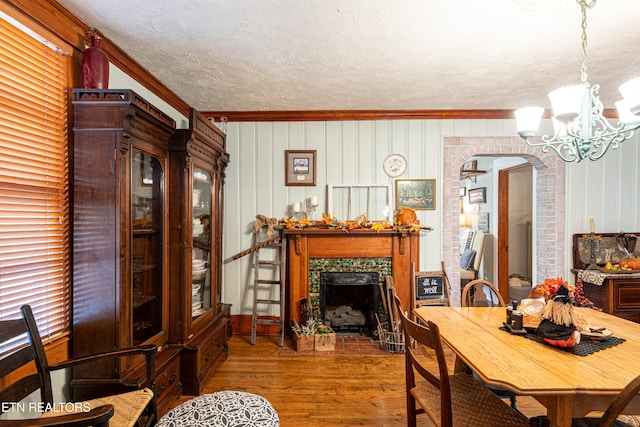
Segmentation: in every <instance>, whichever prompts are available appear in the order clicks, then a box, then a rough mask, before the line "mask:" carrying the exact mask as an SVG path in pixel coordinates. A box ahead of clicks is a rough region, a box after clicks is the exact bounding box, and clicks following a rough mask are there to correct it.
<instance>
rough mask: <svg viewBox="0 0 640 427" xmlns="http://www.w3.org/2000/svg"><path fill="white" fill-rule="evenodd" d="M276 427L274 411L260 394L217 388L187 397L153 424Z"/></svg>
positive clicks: (192, 426)
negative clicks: (218, 389)
mask: <svg viewBox="0 0 640 427" xmlns="http://www.w3.org/2000/svg"><path fill="white" fill-rule="evenodd" d="M183 426H184V427H187V426H189V427H204V426H225V427H227V426H228V427H236V426H243V427H279V426H280V419H279V418H278V413H277V412H276V410H275V409H274V408H273V406H271V403H269V401H268V400H267V399H265V398H264V397H262V396H258V395H256V394H251V393H246V392H241V391H220V392H216V393H211V394H204V395H202V396H198V397H195V398H193V399H190V400H187V401H186V402H184V403H182V404H181V405H179V406H176V407H175V408H174V409H172V410H171V411H169V412H168V413H167V414H166V415H165V416H163V417H162V418H160V420H159V421H158V424H156V427H183Z"/></svg>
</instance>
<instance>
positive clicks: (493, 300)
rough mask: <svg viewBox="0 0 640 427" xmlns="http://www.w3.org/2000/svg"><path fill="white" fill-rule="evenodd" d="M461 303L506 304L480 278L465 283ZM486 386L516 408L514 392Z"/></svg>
mask: <svg viewBox="0 0 640 427" xmlns="http://www.w3.org/2000/svg"><path fill="white" fill-rule="evenodd" d="M461 305H462V306H463V307H505V306H506V304H505V303H504V299H503V298H502V296H501V295H500V292H499V291H498V289H497V288H496V287H495V286H494V285H493V284H492V283H491V282H488V281H486V280H482V279H478V280H472V281H471V282H469V283H467V284H466V285H465V287H464V288H463V289H462V301H461ZM488 388H489V390H491V391H493V392H494V393H495V394H496V395H498V397H500V398H502V399H509V402H510V403H511V407H512V408H513V409H517V407H518V406H517V401H516V394H515V393H514V392H512V391H511V390H506V389H503V388H500V387H491V386H488Z"/></svg>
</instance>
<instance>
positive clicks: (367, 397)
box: [173, 336, 545, 427]
mask: <svg viewBox="0 0 640 427" xmlns="http://www.w3.org/2000/svg"><path fill="white" fill-rule="evenodd" d="M450 366H452V363H451V364H450ZM219 390H238V391H246V392H249V393H255V394H259V395H261V396H263V397H264V398H266V399H267V400H269V402H271V404H272V405H273V407H274V408H275V409H276V411H278V415H279V417H280V423H281V425H282V426H283V427H327V426H369V427H374V426H377V427H404V426H406V425H407V424H406V416H405V395H404V393H405V392H404V355H402V354H400V355H393V354H388V355H384V356H318V355H314V356H310V355H309V356H307V355H305V356H281V355H280V347H279V346H278V340H277V337H258V339H257V342H256V344H255V345H251V344H250V342H249V337H248V336H233V337H232V338H231V340H230V341H229V359H228V360H226V361H225V362H223V363H222V364H221V366H220V368H219V369H218V370H217V371H216V373H215V374H214V375H213V376H212V377H211V378H210V379H208V380H207V382H206V385H205V387H204V391H203V393H212V392H215V391H219ZM188 399H190V397H189V396H183V397H182V398H180V399H179V400H177V401H176V402H175V404H174V405H173V406H176V405H178V404H180V403H182V402H184V401H186V400H188ZM518 408H519V409H520V410H521V411H522V412H523V413H524V414H525V415H527V416H533V415H540V414H544V413H545V410H544V408H543V407H542V406H541V405H540V404H538V403H537V402H536V401H535V400H533V399H531V398H527V397H518ZM419 417H424V418H422V419H421V420H420V423H419V424H420V425H423V426H433V424H432V423H431V422H430V420H429V419H428V418H426V416H424V415H420V416H419Z"/></svg>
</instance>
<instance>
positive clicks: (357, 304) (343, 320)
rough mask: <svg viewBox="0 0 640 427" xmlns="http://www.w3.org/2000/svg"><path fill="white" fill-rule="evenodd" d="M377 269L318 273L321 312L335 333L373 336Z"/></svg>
mask: <svg viewBox="0 0 640 427" xmlns="http://www.w3.org/2000/svg"><path fill="white" fill-rule="evenodd" d="M378 276H379V275H378V273H377V272H373V271H371V272H321V273H320V315H321V316H323V321H324V323H325V324H326V325H328V326H331V328H332V329H333V330H334V331H335V332H337V333H359V334H365V335H371V336H373V335H374V331H375V330H376V329H375V326H376V324H377V322H376V320H375V315H376V313H377V312H378V306H379V304H380V290H379V288H378Z"/></svg>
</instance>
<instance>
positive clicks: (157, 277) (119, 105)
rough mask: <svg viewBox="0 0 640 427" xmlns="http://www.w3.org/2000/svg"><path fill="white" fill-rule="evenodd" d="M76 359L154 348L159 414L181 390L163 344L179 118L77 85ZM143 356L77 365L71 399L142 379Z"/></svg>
mask: <svg viewBox="0 0 640 427" xmlns="http://www.w3.org/2000/svg"><path fill="white" fill-rule="evenodd" d="M73 108H74V123H73V132H74V133H73V136H74V159H73V170H74V178H73V179H74V180H73V212H74V213H73V224H74V227H73V228H74V230H73V355H74V356H76V357H80V356H85V355H88V354H91V353H95V352H99V351H110V350H117V349H121V348H126V347H130V346H134V345H138V344H155V345H156V346H158V349H159V352H158V354H157V357H156V393H157V394H158V407H159V413H160V414H162V413H163V412H164V411H165V410H166V408H167V405H168V404H169V403H170V402H171V400H172V399H171V397H174V398H175V397H177V396H179V395H180V394H181V389H182V384H181V381H180V349H179V348H173V347H170V346H169V345H168V343H169V277H168V271H169V270H168V232H167V230H168V215H167V212H168V209H167V203H168V200H167V196H166V188H167V184H168V173H167V172H168V151H167V143H168V140H169V137H170V136H171V135H172V134H173V133H174V132H175V122H174V121H173V119H171V118H170V117H169V116H167V115H165V114H164V113H162V112H161V111H160V110H159V109H157V108H156V107H154V106H153V105H151V104H150V103H148V102H147V101H146V100H144V99H143V98H141V97H140V96H138V95H137V94H136V93H135V92H133V91H131V90H114V89H110V90H96V89H74V90H73ZM144 375H145V373H144V359H143V358H142V356H141V357H140V358H134V359H129V360H112V361H108V362H100V363H95V364H90V365H87V366H86V367H85V366H83V367H78V368H74V371H73V379H72V382H71V384H72V387H73V393H74V398H76V399H86V398H91V397H97V396H99V395H104V394H109V393H112V392H114V391H119V390H126V389H128V388H131V387H133V386H137V385H139V384H141V383H142V381H143V379H144Z"/></svg>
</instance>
